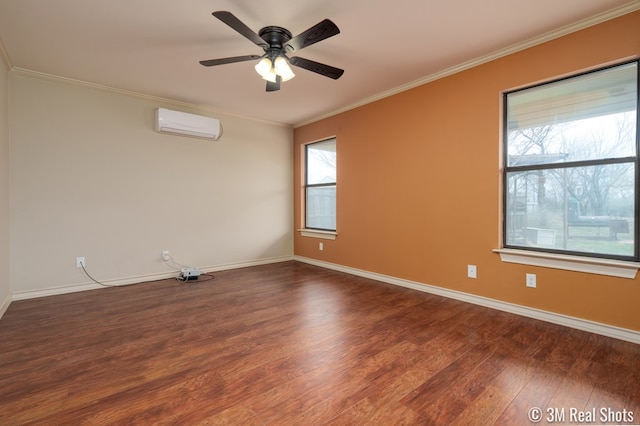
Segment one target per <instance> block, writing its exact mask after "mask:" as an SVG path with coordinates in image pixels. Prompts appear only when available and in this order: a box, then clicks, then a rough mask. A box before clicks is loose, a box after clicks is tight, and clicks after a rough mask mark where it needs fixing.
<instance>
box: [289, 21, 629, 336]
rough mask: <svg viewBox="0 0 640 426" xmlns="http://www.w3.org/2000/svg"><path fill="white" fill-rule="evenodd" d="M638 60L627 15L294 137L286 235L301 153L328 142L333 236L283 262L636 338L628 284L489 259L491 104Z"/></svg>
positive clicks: (492, 239) (494, 143) (493, 223)
mask: <svg viewBox="0 0 640 426" xmlns="http://www.w3.org/2000/svg"><path fill="white" fill-rule="evenodd" d="M638 56H640V12H635V13H632V14H628V15H625V16H623V17H620V18H617V19H615V20H611V21H607V22H605V23H602V24H599V25H597V26H594V27H591V28H588V29H585V30H582V31H579V32H576V33H573V34H571V35H568V36H565V37H562V38H560V39H556V40H553V41H550V42H547V43H544V44H541V45H538V46H535V47H533V48H530V49H527V50H524V51H521V52H518V53H515V54H512V55H509V56H507V57H504V58H501V59H498V60H495V61H492V62H490V63H487V64H483V65H480V66H477V67H475V68H472V69H469V70H466V71H463V72H460V73H458V74H455V75H452V76H449V77H446V78H443V79H440V80H438V81H435V82H432V83H428V84H425V85H422V86H420V87H417V88H414V89H411V90H409V91H406V92H403V93H400V94H397V95H394V96H391V97H388V98H385V99H382V100H380V101H377V102H374V103H371V104H368V105H365V106H362V107H359V108H356V109H353V110H350V111H347V112H344V113H341V114H339V115H335V116H332V117H329V118H327V119H324V120H321V121H318V122H315V123H312V124H308V125H305V126H302V127H300V128H297V129H295V132H294V141H295V142H294V143H295V167H294V179H295V182H294V185H295V188H296V193H295V226H296V229H299V228H301V227H302V212H301V207H300V206H301V203H302V200H303V198H302V185H303V180H302V169H301V166H302V164H303V163H302V161H301V160H302V155H303V149H302V146H303V145H304V144H305V143H308V142H312V141H316V140H319V139H322V138H326V137H329V136H333V135H335V136H337V144H338V145H337V151H338V199H337V228H338V236H337V238H336V240H335V241H329V240H318V239H315V238H309V237H302V236H300V235H299V234H298V233H296V236H295V254H296V255H298V256H304V257H309V258H313V259H318V260H322V261H326V262H331V263H335V264H339V265H344V266H348V267H352V268H358V269H363V270H366V271H370V272H376V273H380V274H385V275H390V276H394V277H399V278H404V279H408V280H413V281H417V282H421V283H425V284H430V285H435V286H440V287H444V288H448V289H453V290H459V291H463V292H467V293H472V294H477V295H481V296H485V297H489V298H493V299H497V300H501V301H506V302H511V303H516V304H519V305H524V306H529V307H533V308H538V309H543V310H546V311H551V312H556V313H560V314H565V315H570V316H574V317H579V318H585V319H588V320H592V321H596V322H600V323H606V324H610V325H615V326H619V327H624V328H628V329H633V330H638V331H640V308H639V305H638V302H639V301H640V277H638V278H636V279H635V280H629V279H623V278H611V277H605V276H602V275H590V274H585V273H578V272H570V271H561V270H555V269H548V268H540V267H533V266H525V265H515V264H508V263H502V262H501V261H500V257H499V255H497V254H495V253H493V252H492V249H495V248H498V247H499V241H500V236H499V232H500V231H499V229H500V216H499V215H500V169H499V165H500V147H501V143H502V142H501V105H500V102H501V93H502V92H503V91H506V90H509V89H513V88H516V87H521V86H526V85H529V84H531V83H534V82H539V81H544V80H549V79H553V78H556V77H559V76H563V75H567V74H573V73H575V72H577V71H583V70H587V69H592V68H597V67H600V66H602V65H604V64H608V63H612V62H617V61H621V60H624V59H630V58H634V57H638ZM347 72H348V70H347ZM320 241H322V242H323V243H324V250H323V251H319V250H318V243H319V242H320ZM467 264H475V265H477V267H478V278H477V279H475V280H473V279H469V278H467V276H466V273H467ZM527 272H530V273H535V274H537V276H538V277H537V278H538V279H537V281H538V287H537V288H536V289H530V288H526V287H525V284H524V283H525V273H527ZM639 275H640V274H639Z"/></svg>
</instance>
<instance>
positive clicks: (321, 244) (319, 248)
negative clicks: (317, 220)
mask: <svg viewBox="0 0 640 426" xmlns="http://www.w3.org/2000/svg"><path fill="white" fill-rule="evenodd" d="M318 250H320V251H322V250H324V243H318Z"/></svg>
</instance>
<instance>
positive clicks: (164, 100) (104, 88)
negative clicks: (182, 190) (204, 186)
mask: <svg viewBox="0 0 640 426" xmlns="http://www.w3.org/2000/svg"><path fill="white" fill-rule="evenodd" d="M10 70H11V71H12V72H14V73H17V74H22V75H25V76H28V77H35V78H39V79H42V80H50V81H57V82H62V83H67V84H73V85H77V86H82V87H87V88H91V89H97V90H102V91H105V92H110V93H116V94H119V95H124V96H130V97H134V98H139V99H144V100H148V101H152V102H157V103H166V104H171V105H177V106H182V107H185V108H193V109H199V110H204V111H208V112H210V113H212V114H216V115H224V116H227V117H233V118H238V119H242V120H248V121H253V122H256V123H262V124H268V125H271V126H277V127H285V128H293V126H291V125H289V124H283V123H279V122H275V121H268V120H260V119H258V118H255V117H249V116H246V115H239V114H233V113H229V112H228V111H222V110H218V109H215V108H212V107H210V106H206V105H199V104H192V103H189V102H183V101H178V100H176V99H169V98H163V97H161V96H155V95H149V94H146V93H142V92H135V91H132V90H125V89H118V88H116V87H111V86H106V85H103V84H98V83H91V82H88V81H83V80H76V79H74V78H69V77H61V76H58V75H54V74H47V73H43V72H40V71H33V70H29V69H26V68H20V67H11V69H10Z"/></svg>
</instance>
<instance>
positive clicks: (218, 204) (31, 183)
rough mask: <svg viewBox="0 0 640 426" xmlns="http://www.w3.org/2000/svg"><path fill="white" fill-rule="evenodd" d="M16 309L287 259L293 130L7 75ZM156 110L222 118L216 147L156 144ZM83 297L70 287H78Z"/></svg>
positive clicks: (161, 138) (171, 140)
mask: <svg viewBox="0 0 640 426" xmlns="http://www.w3.org/2000/svg"><path fill="white" fill-rule="evenodd" d="M9 87H10V91H11V102H10V115H11V120H12V126H11V138H10V142H11V220H12V224H11V226H12V237H11V249H12V260H11V266H12V268H11V270H12V273H11V280H12V281H11V282H12V289H13V292H14V298H23V297H31V296H33V295H42V294H45V293H46V292H47V291H49V290H50V289H54V288H59V287H63V288H66V289H69V287H71V288H73V286H82V285H86V284H87V283H89V280H88V279H87V278H86V277H85V276H84V275H83V274H82V273H81V271H80V270H78V269H77V268H76V265H75V262H76V257H77V256H84V257H85V258H86V262H87V269H88V271H89V272H90V273H91V274H92V275H93V276H94V277H95V278H96V279H98V280H101V281H107V282H115V283H118V282H133V281H139V280H146V279H150V278H155V277H157V276H158V275H159V274H166V273H168V272H172V271H171V269H169V268H168V267H167V266H166V265H165V264H164V263H163V262H162V258H161V253H162V250H169V251H170V252H171V254H172V255H173V257H174V258H175V260H176V261H178V262H180V263H183V264H188V265H193V266H198V267H201V268H208V269H215V268H224V267H228V266H232V265H236V264H245V263H252V262H254V263H259V262H268V261H273V260H282V259H283V258H290V257H291V256H292V255H293V212H292V205H293V201H292V198H293V189H292V185H293V184H292V167H293V166H292V137H293V136H292V133H293V132H292V130H291V129H289V128H287V127H283V126H279V125H275V124H269V123H262V122H257V121H250V120H247V119H240V118H237V117H231V116H224V115H221V114H217V113H212V112H211V111H205V110H198V109H197V108H195V107H193V108H189V107H185V106H180V105H172V104H171V103H168V102H159V101H156V100H153V99H150V98H142V97H135V96H131V95H128V94H123V93H119V92H114V91H108V90H103V89H100V88H93V87H89V86H84V85H79V84H74V83H69V82H66V81H60V80H53V79H46V78H42V77H39V76H36V75H31V74H27V73H24V72H18V71H12V72H11V73H10V75H9ZM157 107H165V108H170V109H177V110H181V111H186V112H192V113H200V114H203V115H208V116H214V117H217V118H219V119H220V120H221V121H222V123H223V127H224V135H223V136H222V138H221V139H220V140H219V141H217V142H212V141H205V140H201V139H193V138H186V137H181V136H172V135H166V134H158V133H156V132H154V131H153V123H154V113H155V109H156V108H157ZM76 288H79V287H76Z"/></svg>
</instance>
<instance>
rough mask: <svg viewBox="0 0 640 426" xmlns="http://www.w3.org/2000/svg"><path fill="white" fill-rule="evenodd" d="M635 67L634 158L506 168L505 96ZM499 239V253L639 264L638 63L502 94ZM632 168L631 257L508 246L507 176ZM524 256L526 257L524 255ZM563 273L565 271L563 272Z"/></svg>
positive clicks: (639, 131) (507, 106)
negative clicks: (615, 166) (600, 167)
mask: <svg viewBox="0 0 640 426" xmlns="http://www.w3.org/2000/svg"><path fill="white" fill-rule="evenodd" d="M634 63H635V64H636V123H635V156H627V157H613V158H597V159H589V160H578V161H568V162H560V163H554V162H550V163H543V164H529V165H515V166H510V165H509V104H508V96H509V95H510V94H512V93H517V92H521V91H525V90H529V89H533V88H537V87H541V86H545V85H548V84H553V83H557V82H561V81H567V80H572V79H575V78H578V77H581V76H585V75H588V74H593V73H597V72H602V71H606V70H608V69H613V68H616V67H620V66H625V65H629V64H634ZM502 119H503V122H502V158H501V163H502V174H501V175H502V209H501V212H502V229H501V230H502V236H501V240H502V241H501V245H502V249H501V250H497V251H498V252H509V251H511V252H520V253H526V252H533V253H532V255H534V254H535V255H536V256H538V255H542V256H545V254H548V255H550V256H554V255H557V256H563V257H565V258H574V259H575V260H577V261H579V262H582V259H585V260H586V259H589V258H595V259H602V260H604V261H623V262H639V261H640V229H639V226H640V214H639V213H640V202H639V198H640V170H639V169H640V59H634V60H630V61H625V62H621V63H616V64H613V65H609V66H605V67H600V68H597V69H593V70H589V71H585V72H580V73H576V74H572V75H570V76H566V77H562V78H557V79H552V80H549V81H545V82H542V83H537V84H532V85H529V86H526V87H522V88H518V89H514V90H509V91H505V92H503V93H502ZM621 163H627V164H633V166H634V167H635V173H634V217H633V227H634V229H633V235H634V249H633V255H631V256H627V255H616V254H608V253H602V252H600V253H593V252H581V251H573V250H564V249H557V248H549V247H535V246H524V245H515V244H509V243H508V242H507V237H508V235H507V231H508V223H507V217H508V214H509V213H508V211H507V209H508V206H509V203H508V201H509V191H508V176H509V173H513V172H527V171H549V170H559V169H572V168H579V167H588V166H598V165H612V164H621ZM524 256H526V255H524ZM562 269H565V268H562Z"/></svg>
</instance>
